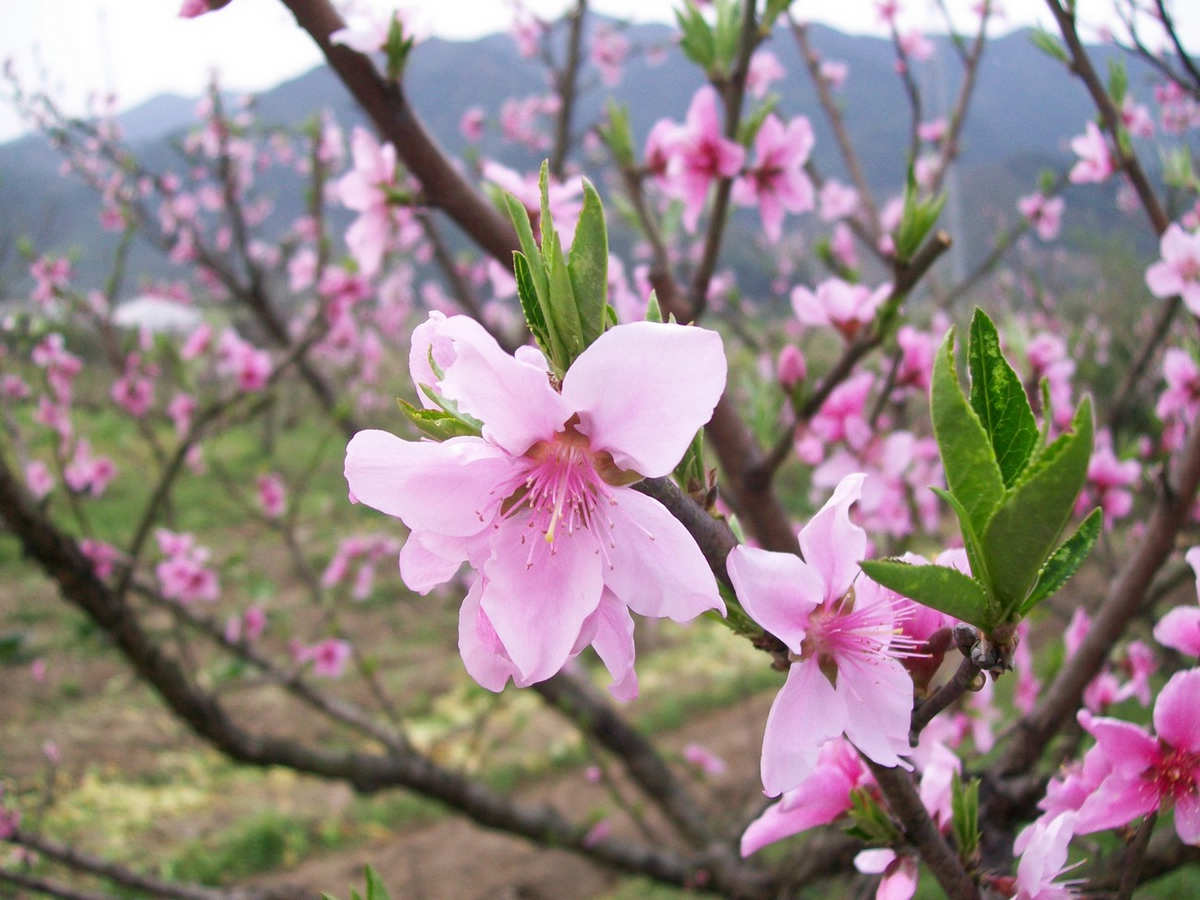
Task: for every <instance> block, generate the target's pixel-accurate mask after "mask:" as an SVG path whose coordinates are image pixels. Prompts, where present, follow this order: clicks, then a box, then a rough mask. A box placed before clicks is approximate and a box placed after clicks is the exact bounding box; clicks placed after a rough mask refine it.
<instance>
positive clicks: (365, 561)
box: [321, 534, 400, 600]
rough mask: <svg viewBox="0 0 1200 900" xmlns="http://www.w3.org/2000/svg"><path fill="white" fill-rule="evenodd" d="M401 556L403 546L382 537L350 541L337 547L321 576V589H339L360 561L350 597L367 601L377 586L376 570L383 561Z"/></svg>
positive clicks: (358, 537)
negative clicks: (351, 566)
mask: <svg viewBox="0 0 1200 900" xmlns="http://www.w3.org/2000/svg"><path fill="white" fill-rule="evenodd" d="M399 552H400V542H399V541H397V540H396V539H395V538H391V537H387V536H386V535H382V534H372V535H365V536H355V537H348V538H346V539H344V540H343V541H342V542H341V543H340V544H338V548H337V552H336V553H334V555H333V557H332V558H331V559H330V560H329V564H328V565H327V566H326V567H325V571H324V573H322V575H321V586H322V587H324V588H325V589H327V590H328V589H329V588H333V587H336V586H337V585H339V584H341V583H342V582H343V581H345V579H346V576H347V575H349V573H350V565H351V563H353V562H355V561H356V560H357V561H358V569H357V570H356V572H355V576H354V586H353V588H352V589H351V596H353V597H354V599H355V600H365V599H367V597H369V596H371V591H372V589H373V588H374V586H375V567H376V565H378V563H379V561H380V560H383V559H392V558H394V557H395V556H396V555H397V554H398V553H399Z"/></svg>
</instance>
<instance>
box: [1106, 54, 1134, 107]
mask: <svg viewBox="0 0 1200 900" xmlns="http://www.w3.org/2000/svg"><path fill="white" fill-rule="evenodd" d="M1128 91H1129V73H1128V72H1127V71H1125V63H1124V62H1122V61H1121V60H1119V59H1110V60H1109V61H1108V95H1109V96H1110V97H1112V101H1113V105H1114V106H1116V107H1117V108H1118V109H1120V108H1121V104H1123V103H1124V102H1125V94H1126V93H1128Z"/></svg>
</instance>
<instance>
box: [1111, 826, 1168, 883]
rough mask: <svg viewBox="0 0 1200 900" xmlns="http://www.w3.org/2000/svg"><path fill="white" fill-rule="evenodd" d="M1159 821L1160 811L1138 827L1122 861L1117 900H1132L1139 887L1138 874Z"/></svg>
mask: <svg viewBox="0 0 1200 900" xmlns="http://www.w3.org/2000/svg"><path fill="white" fill-rule="evenodd" d="M1157 821H1158V811H1157V810H1155V811H1154V812H1152V813H1150V815H1148V816H1146V818H1144V819H1143V820H1142V824H1141V825H1139V826H1138V830H1137V832H1136V833H1135V834H1134V836H1133V840H1132V841H1130V842H1129V847H1128V849H1127V850H1126V851H1125V858H1124V859H1123V860H1121V884H1120V885H1119V886H1118V888H1117V897H1116V900H1132V897H1133V889H1134V888H1136V887H1137V886H1138V874H1139V873H1140V872H1141V868H1142V860H1143V858H1144V857H1145V855H1146V848H1147V847H1148V846H1149V845H1150V835H1151V833H1152V832H1153V831H1154V823H1155V822H1157Z"/></svg>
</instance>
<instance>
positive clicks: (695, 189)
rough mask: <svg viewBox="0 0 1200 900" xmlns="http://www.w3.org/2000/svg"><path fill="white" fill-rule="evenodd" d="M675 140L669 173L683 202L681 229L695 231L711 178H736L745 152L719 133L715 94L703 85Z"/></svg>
mask: <svg viewBox="0 0 1200 900" xmlns="http://www.w3.org/2000/svg"><path fill="white" fill-rule="evenodd" d="M676 138H677V142H676V144H675V147H674V152H673V154H672V156H671V165H670V169H669V174H670V176H671V179H672V181H673V182H674V183H675V185H676V187H677V189H678V191H679V196H680V199H682V200H683V224H684V227H686V228H687V230H688V231H695V230H696V223H697V222H698V221H699V219H700V212H701V210H703V209H704V201H705V200H706V199H707V198H708V188H709V185H711V184H712V182H713V180H714V179H717V178H732V177H733V176H734V175H736V174H737V173H738V171H739V170H740V169H741V168H742V162H743V160H744V159H745V158H746V151H745V150H744V149H743V148H742V145H741V144H739V143H737V142H736V141H731V140H728V139H727V138H725V137H724V136H723V135H722V134H721V118H720V116H719V115H718V113H717V92H716V91H715V90H714V89H713V88H712V86H711V85H707V84H706V85H705V86H704V87H702V88H700V89H699V90H698V91H696V94H695V96H693V97H692V103H691V106H689V107H688V113H687V121H686V122H685V123H684V125H683V127H682V128H681V129H680V130H679V132H678V133H677V135H676Z"/></svg>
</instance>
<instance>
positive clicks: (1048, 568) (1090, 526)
mask: <svg viewBox="0 0 1200 900" xmlns="http://www.w3.org/2000/svg"><path fill="white" fill-rule="evenodd" d="M1102 522H1103V513H1102V512H1101V510H1100V507H1096V508H1095V509H1093V510H1092V511H1091V512H1090V513H1088V515H1087V518H1086V519H1084V520H1083V521H1082V522H1081V523H1080V524H1079V527H1078V528H1077V529H1075V533H1074V534H1073V535H1071V536H1070V537H1069V538H1067V539H1066V540H1065V541H1063V543H1062V544H1061V545H1060V546H1059V548H1058V549H1057V550H1055V551H1054V553H1052V554H1051V555H1050V558H1049V559H1048V560H1046V564H1045V565H1044V566H1042V570H1041V571H1040V572H1038V578H1037V581H1036V582H1035V583H1034V585H1033V590H1032V591H1031V592H1030V593H1029V597H1028V598H1027V599H1026V600H1025V602H1024V603H1022V604H1021V608H1020V610H1019V615H1020V616H1021V617H1022V618H1023V617H1024V616H1026V615H1028V614H1029V612H1030V611H1031V610H1032V609H1033V608H1034V607H1035V606H1037V605H1038V604H1039V603H1041V602H1042V601H1043V600H1045V599H1046V598H1048V597H1050V596H1051V595H1052V594H1054V593H1055V592H1056V591H1058V590H1059V589H1060V588H1061V587H1062V586H1063V585H1064V584H1066V583H1067V582H1068V581H1069V580H1070V578H1071V576H1072V575H1074V574H1075V573H1076V572H1077V571H1078V570H1079V567H1080V566H1081V565H1083V562H1084V560H1086V559H1087V557H1088V554H1089V553H1091V552H1092V547H1093V546H1095V544H1096V540H1097V538H1099V537H1100V526H1101V523H1102Z"/></svg>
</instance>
